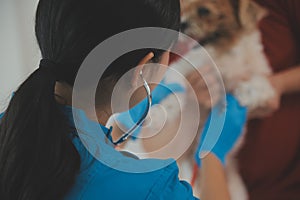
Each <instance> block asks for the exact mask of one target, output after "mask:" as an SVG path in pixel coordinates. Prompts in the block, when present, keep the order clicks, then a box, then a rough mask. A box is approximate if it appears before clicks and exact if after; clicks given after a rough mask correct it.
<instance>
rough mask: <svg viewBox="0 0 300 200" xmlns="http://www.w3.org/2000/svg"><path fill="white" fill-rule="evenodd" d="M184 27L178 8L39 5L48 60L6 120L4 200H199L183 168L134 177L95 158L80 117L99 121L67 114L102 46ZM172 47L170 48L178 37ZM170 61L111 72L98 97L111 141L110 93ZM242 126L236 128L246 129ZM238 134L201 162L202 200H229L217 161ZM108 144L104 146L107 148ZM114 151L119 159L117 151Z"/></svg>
mask: <svg viewBox="0 0 300 200" xmlns="http://www.w3.org/2000/svg"><path fill="white" fill-rule="evenodd" d="M179 26H180V3H179V0H131V1H124V0H101V1H99V0H98V1H97V0H86V1H80V0H40V1H39V4H38V8H37V13H36V26H35V30H36V37H37V41H38V44H39V47H40V49H41V53H42V57H43V59H42V60H41V63H40V67H39V68H38V69H37V70H35V71H34V72H33V73H32V74H31V75H30V76H29V77H28V78H27V80H25V81H24V82H23V83H22V84H21V86H20V87H19V88H18V90H17V91H16V92H15V94H14V96H13V97H12V99H11V101H10V104H9V106H8V108H7V110H6V112H5V114H4V116H3V117H2V119H1V124H0V199H3V200H54V199H89V200H91V199H194V197H193V194H192V189H191V187H190V186H189V185H188V184H187V183H186V182H183V181H179V179H178V168H177V166H176V163H175V162H173V163H170V164H169V165H168V166H166V167H163V168H162V169H159V170H155V171H152V172H148V173H146V172H145V173H139V174H134V173H126V172H121V171H117V170H115V169H112V168H110V167H108V166H106V165H104V164H103V163H101V162H99V161H98V160H96V159H95V158H94V157H93V156H92V155H91V154H90V153H89V152H88V150H87V149H86V148H85V147H84V145H83V143H82V141H81V140H80V138H79V137H78V134H77V133H76V131H75V130H76V129H75V127H74V123H73V121H74V119H73V118H72V117H73V116H77V120H78V119H79V120H80V121H81V122H82V123H81V127H79V128H80V129H81V130H82V131H87V132H89V131H90V129H89V128H87V127H88V126H90V125H91V126H93V125H94V124H95V122H93V121H92V120H91V119H89V118H88V117H87V116H88V114H87V113H85V111H84V110H79V109H80V108H74V109H71V112H73V114H70V112H69V111H70V107H68V106H71V105H72V87H73V85H74V81H75V78H76V75H77V72H78V70H79V67H80V66H81V64H82V63H83V61H84V59H85V58H86V57H87V55H88V54H89V53H90V52H91V51H92V50H93V49H94V48H95V47H96V46H97V45H98V44H100V43H101V42H103V41H105V40H106V39H108V38H109V37H111V36H113V35H115V34H118V33H121V32H123V31H126V30H130V29H134V28H141V27H160V28H166V29H171V30H175V31H179ZM168 40H169V44H168V45H169V48H170V47H171V46H172V44H173V43H174V42H175V41H176V38H169V39H168ZM163 48H164V47H162V48H161V49H163ZM168 58H169V52H168V51H163V50H160V49H140V50H135V51H133V52H130V53H127V54H125V55H123V56H121V57H120V58H118V59H117V60H116V61H114V62H113V63H112V64H111V65H110V66H109V67H108V68H107V70H106V71H105V73H104V74H103V76H102V77H101V79H100V83H99V86H100V87H99V88H100V89H99V91H97V98H96V106H97V108H96V110H97V115H98V117H99V119H98V122H99V123H100V124H97V125H98V126H99V125H100V126H101V128H102V130H103V131H104V133H108V132H109V130H108V129H107V128H105V127H104V126H102V125H101V124H105V123H106V121H107V119H108V117H109V115H110V113H111V112H112V111H111V110H110V106H106V105H109V102H107V101H109V100H110V95H111V94H110V93H111V92H112V91H111V90H110V89H113V86H114V85H115V84H116V82H117V81H118V80H119V79H120V77H122V76H123V75H124V74H125V73H126V72H127V71H129V70H131V69H132V68H133V67H134V66H137V65H139V66H143V65H144V64H146V63H149V62H152V63H161V64H164V65H167V64H168ZM120 64H121V65H120ZM137 76H138V75H137ZM134 78H135V77H133V79H134ZM101 86H103V87H106V86H111V88H110V87H108V88H105V89H106V90H105V92H106V93H103V91H102V90H101ZM153 98H155V97H153ZM102 108H103V110H102ZM231 108H232V109H231ZM229 111H230V112H231V113H232V114H233V115H228V118H227V116H226V118H227V119H228V120H227V119H226V122H225V124H226V123H227V124H228V123H230V121H232V119H233V118H234V116H236V115H235V114H239V115H240V116H244V113H245V111H244V109H243V108H240V107H239V105H238V104H237V103H236V101H234V100H230V99H229V103H228V112H229ZM74 112H75V113H74ZM230 112H229V113H230ZM103 113H106V114H107V115H106V114H103ZM243 123H244V122H240V123H236V124H234V125H232V126H233V127H236V128H238V129H239V128H240V127H242V126H243ZM77 128H78V127H77ZM232 130H233V129H231V130H230V131H227V132H225V131H223V132H222V135H221V138H220V140H219V141H221V142H218V144H217V145H218V146H217V147H218V148H215V149H213V150H212V152H211V153H210V154H209V155H208V156H207V157H206V158H204V159H202V161H201V162H202V167H203V174H204V176H203V181H204V183H205V187H203V193H202V194H203V199H229V196H228V192H227V189H226V179H225V175H224V172H223V167H222V164H221V162H220V161H219V160H223V157H224V155H225V153H226V152H227V150H224V148H227V149H228V148H231V147H230V146H231V145H232V144H233V143H234V142H235V140H236V138H235V137H232V136H231V139H230V138H229V140H230V141H227V144H226V146H224V145H222V140H224V138H225V140H226V139H227V136H228V135H229V134H231V135H236V137H238V134H239V133H238V132H239V131H233V132H231V131H232ZM99 134H102V133H99ZM204 135H205V134H204ZM231 143H232V144H231ZM103 145H104V147H105V148H106V146H105V145H106V144H104V142H103ZM107 148H108V150H111V151H115V150H114V149H113V148H112V147H111V145H107ZM222 148H223V149H222ZM220 150H222V151H221V152H222V153H219V152H220ZM223 150H224V151H223ZM204 151H205V148H204ZM101 153H102V152H100V154H101ZM116 155H117V156H122V155H121V154H116ZM112 159H115V158H112ZM130 159H132V162H137V160H135V159H134V158H128V160H127V161H128V162H130V161H131V160H130ZM138 162H144V161H143V160H139V161H138ZM157 162H160V161H159V160H158V161H157ZM161 162H164V161H161Z"/></svg>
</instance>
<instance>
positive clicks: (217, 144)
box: [195, 94, 247, 166]
mask: <svg viewBox="0 0 300 200" xmlns="http://www.w3.org/2000/svg"><path fill="white" fill-rule="evenodd" d="M226 103H227V107H226V112H224V108H223V105H219V104H218V105H216V106H215V107H213V109H212V111H211V114H210V115H209V117H208V120H207V122H206V123H205V126H204V128H203V131H202V135H201V139H200V144H199V147H198V149H197V152H196V155H195V160H196V162H197V164H198V166H200V165H201V158H200V157H202V154H204V153H209V154H214V155H215V156H216V157H217V158H218V159H219V160H220V161H221V163H222V164H223V165H224V164H225V159H226V156H227V154H228V153H229V152H230V151H231V150H232V148H233V147H234V146H235V144H236V142H237V140H238V139H239V137H240V136H241V134H242V132H243V128H244V126H245V123H246V119H247V109H246V107H242V106H241V105H240V104H239V102H238V101H237V99H236V98H235V97H234V96H232V95H231V94H227V95H226Z"/></svg>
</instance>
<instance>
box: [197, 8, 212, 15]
mask: <svg viewBox="0 0 300 200" xmlns="http://www.w3.org/2000/svg"><path fill="white" fill-rule="evenodd" d="M197 13H198V15H199V16H200V17H206V16H208V15H209V14H210V10H209V9H208V8H205V7H200V8H198V10H197Z"/></svg>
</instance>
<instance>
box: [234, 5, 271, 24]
mask: <svg viewBox="0 0 300 200" xmlns="http://www.w3.org/2000/svg"><path fill="white" fill-rule="evenodd" d="M237 1H239V20H240V23H241V25H242V26H243V27H245V28H252V27H256V26H257V23H258V22H259V21H260V20H261V19H263V18H264V17H266V16H267V15H268V11H267V10H266V9H264V8H263V7H261V6H260V5H258V4H257V3H255V2H254V1H252V0H237Z"/></svg>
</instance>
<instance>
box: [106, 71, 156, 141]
mask: <svg viewBox="0 0 300 200" xmlns="http://www.w3.org/2000/svg"><path fill="white" fill-rule="evenodd" d="M139 75H140V77H141V79H142V81H143V87H144V88H145V90H146V93H147V100H148V104H147V107H146V110H145V112H144V114H143V115H142V117H141V118H140V119H139V121H137V122H136V124H135V125H134V126H133V127H131V128H130V129H129V130H128V131H127V132H126V133H124V134H123V135H122V136H121V137H120V138H119V139H118V140H116V141H114V140H113V138H112V135H111V133H112V131H111V130H112V128H111V130H110V131H109V132H108V133H107V134H106V136H107V138H108V139H109V141H110V142H111V143H112V144H114V145H115V146H118V145H120V144H122V143H123V142H125V141H126V140H127V139H128V138H129V137H130V136H132V135H133V133H134V131H135V130H136V129H137V128H138V127H139V126H141V125H142V124H143V123H144V121H145V120H146V118H147V115H148V113H149V111H150V108H151V106H152V93H151V90H150V87H149V85H148V83H147V81H146V80H145V78H144V77H143V71H142V70H141V71H140V74H139Z"/></svg>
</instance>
